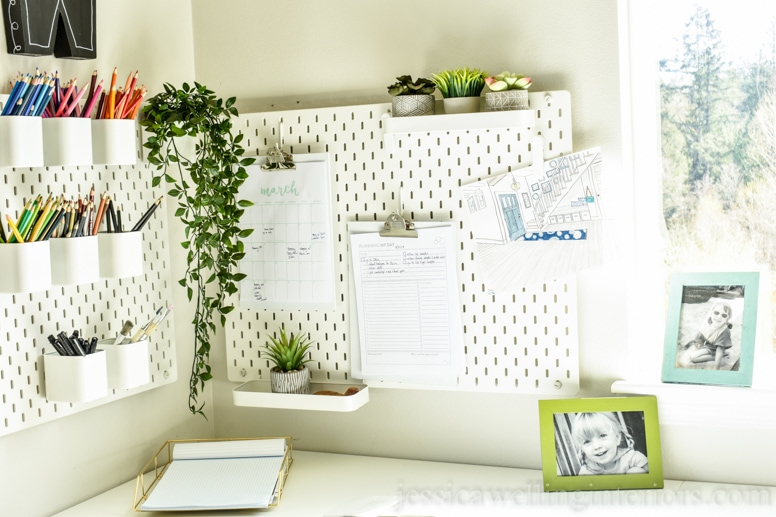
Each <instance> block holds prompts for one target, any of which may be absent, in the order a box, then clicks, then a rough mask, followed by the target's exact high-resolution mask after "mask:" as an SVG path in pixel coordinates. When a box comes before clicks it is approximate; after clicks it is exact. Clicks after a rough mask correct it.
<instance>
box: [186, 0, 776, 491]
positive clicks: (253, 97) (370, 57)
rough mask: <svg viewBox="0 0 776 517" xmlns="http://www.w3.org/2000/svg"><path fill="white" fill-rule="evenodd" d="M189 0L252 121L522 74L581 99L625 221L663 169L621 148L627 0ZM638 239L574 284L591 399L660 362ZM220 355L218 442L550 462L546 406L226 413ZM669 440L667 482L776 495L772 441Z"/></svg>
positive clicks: (677, 428)
mask: <svg viewBox="0 0 776 517" xmlns="http://www.w3.org/2000/svg"><path fill="white" fill-rule="evenodd" d="M192 3H193V15H194V34H195V42H194V44H195V58H196V68H197V79H198V80H199V81H200V82H201V83H203V84H207V85H208V86H210V87H211V88H213V89H215V90H216V91H217V92H219V94H220V95H222V96H224V97H229V96H237V98H238V107H239V108H240V110H241V111H242V112H246V113H247V112H256V111H263V110H273V109H297V108H299V109H302V108H312V107H318V106H336V105H349V104H360V103H371V102H389V100H390V98H389V97H388V96H387V93H386V87H387V86H388V85H389V84H391V83H392V82H393V80H394V78H395V77H396V76H398V75H402V74H411V75H413V76H414V77H417V76H424V77H429V76H430V74H431V73H433V72H437V71H439V70H442V69H445V68H451V67H457V66H470V67H478V68H481V69H484V70H486V71H490V72H492V73H497V72H499V71H501V70H505V69H506V70H511V71H515V72H519V73H526V74H529V75H531V76H532V77H533V78H534V85H533V86H532V89H533V90H534V91H543V90H556V89H558V90H568V91H570V92H571V96H572V111H573V113H572V118H573V128H574V131H573V140H574V147H575V149H583V148H586V147H591V146H595V145H599V146H601V148H602V151H603V156H604V162H605V165H606V167H607V177H606V181H607V182H609V183H608V184H607V187H609V186H611V191H610V192H611V193H612V194H613V195H614V197H615V198H616V200H617V201H618V202H619V205H618V206H617V207H616V208H617V210H616V211H615V213H617V214H619V215H621V216H622V219H623V221H624V223H625V226H626V227H630V224H631V223H632V216H633V206H634V202H635V201H638V202H639V203H644V202H645V199H647V198H645V197H644V196H640V197H636V196H635V194H634V192H633V186H632V184H633V183H632V177H631V174H636V175H643V174H655V173H656V170H657V169H655V168H645V167H644V165H643V164H640V163H635V164H633V163H632V162H631V158H630V153H629V152H627V151H628V149H626V148H624V147H623V138H626V140H627V137H628V136H629V134H626V133H624V132H623V127H627V128H628V129H627V130H628V131H630V127H628V126H627V125H625V126H624V125H623V122H622V121H621V119H622V113H621V104H620V95H621V92H622V91H623V88H624V87H623V86H622V84H624V83H622V82H621V71H623V70H626V68H622V69H621V65H620V46H619V39H618V38H619V34H618V28H619V27H618V16H619V14H620V11H618V7H619V6H620V5H625V4H627V2H626V1H623V2H622V3H621V2H618V1H617V0H586V1H585V2H579V1H574V0H519V1H516V0H483V1H481V2H478V3H471V2H463V1H460V0H424V1H421V2H419V1H413V0H395V1H393V2H390V3H385V2H364V1H362V0H318V1H315V2H312V1H308V2H305V1H287V2H270V1H255V0H228V1H220V2H209V1H207V0H192ZM219 28H220V30H219ZM639 99H640V98H637V101H638V102H642V101H641V100H639ZM623 109H625V108H623ZM638 145H642V146H644V145H654V142H642V141H639V143H638ZM624 155H627V156H628V157H629V158H628V160H627V163H626V160H624V159H623V156H624ZM632 165H633V167H634V170H635V171H636V172H635V173H634V172H632V171H631V169H630V167H631V166H632ZM653 199H654V200H655V202H657V201H658V200H657V198H653ZM628 235H629V234H628V233H625V232H624V233H623V234H622V240H621V242H620V246H619V250H618V251H620V252H623V253H624V256H625V257H626V258H627V259H628V260H625V261H624V263H625V264H626V265H627V266H626V267H617V266H608V267H606V268H602V269H599V270H596V271H590V272H587V273H585V274H582V275H580V277H579V300H580V303H579V321H580V323H579V325H580V329H579V334H580V345H579V346H580V373H581V382H582V392H581V393H580V395H582V396H606V395H610V394H611V393H610V385H611V382H612V381H613V380H616V379H621V378H625V377H626V376H627V374H628V373H629V371H631V370H639V369H640V368H643V366H644V364H645V362H644V361H643V360H642V359H644V358H646V356H647V355H649V356H650V357H657V358H659V357H660V356H661V350H662V347H663V343H662V335H661V332H662V331H661V330H659V329H658V330H657V331H655V332H653V333H652V334H650V335H651V336H657V338H656V339H654V340H651V341H650V340H649V339H647V338H639V339H634V340H633V341H634V342H636V343H638V347H642V348H638V349H637V350H636V351H635V353H634V354H633V356H632V358H633V359H632V358H631V356H630V355H629V353H628V343H629V338H628V335H627V334H628V333H627V320H628V317H629V315H628V314H626V303H625V301H626V295H627V290H628V287H629V285H634V282H635V283H636V284H635V285H639V283H638V282H643V281H644V279H645V278H646V276H645V275H644V271H643V270H642V271H639V270H636V269H635V268H631V267H630V265H631V264H633V262H631V260H632V259H633V256H632V255H628V254H629V253H632V252H631V250H632V249H633V242H632V241H630V240H629V239H630V237H628ZM654 273H655V274H652V275H649V277H650V278H658V283H660V278H661V276H660V274H661V272H660V271H655V272H654ZM640 285H644V284H643V283H642V284H640ZM636 300H638V299H636ZM638 303H639V302H638V301H635V302H633V312H632V314H638V312H639V307H638ZM656 320H657V323H656V325H658V326H659V325H661V322H660V319H659V318H656ZM216 360H217V362H216V369H217V373H216V379H215V394H214V397H215V405H216V407H217V413H216V434H217V435H218V436H251V435H262V434H266V435H290V436H293V437H294V438H296V439H297V442H296V445H295V447H297V448H300V449H306V450H325V451H340V452H346V453H354V454H374V455H382V456H393V457H407V458H430V459H435V460H442V461H462V462H471V463H484V464H491V465H510V466H516V467H529V468H539V467H540V465H541V458H540V452H539V429H538V424H537V421H538V419H537V403H536V401H537V397H531V396H518V395H489V394H480V393H449V392H434V391H403V390H377V389H375V390H372V393H371V400H370V402H369V404H367V405H366V406H365V407H363V408H361V409H359V410H358V411H356V412H354V413H352V414H326V413H318V412H304V411H300V412H292V411H283V410H269V409H255V408H242V407H235V406H233V404H232V399H231V390H232V389H233V388H234V386H235V384H233V383H230V382H228V381H227V379H226V374H225V360H226V359H225V354H224V352H223V349H221V348H219V351H218V353H217V355H216ZM650 364H652V363H650ZM658 376H659V374H658ZM723 421H724V419H723ZM725 424H726V425H729V424H730V422H725ZM661 433H662V439H663V460H664V470H665V475H666V477H667V478H669V479H671V478H673V479H691V480H706V481H721V482H734V483H754V484H776V471H774V469H773V468H772V465H773V463H774V462H776V456H775V454H776V453H775V452H772V450H773V448H770V447H763V446H762V443H763V439H764V438H765V437H767V436H769V435H771V436H772V434H773V431H771V430H767V429H766V430H746V429H739V428H735V424H733V427H727V426H717V425H715V420H714V416H713V415H710V417H709V425H708V426H703V428H699V427H697V426H696V427H694V426H688V425H674V424H671V425H661ZM731 433H735V435H736V439H732V438H731ZM712 442H714V443H720V444H723V445H722V446H721V447H719V448H718V449H716V450H715V452H713V453H710V454H705V453H704V446H705V445H704V444H708V443H712ZM763 449H765V451H763Z"/></svg>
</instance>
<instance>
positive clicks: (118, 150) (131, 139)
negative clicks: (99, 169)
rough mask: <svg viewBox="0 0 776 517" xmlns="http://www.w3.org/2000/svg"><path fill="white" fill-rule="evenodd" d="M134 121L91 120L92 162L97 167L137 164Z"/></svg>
mask: <svg viewBox="0 0 776 517" xmlns="http://www.w3.org/2000/svg"><path fill="white" fill-rule="evenodd" d="M135 130H136V124H135V119H97V120H92V161H93V163H94V164H97V165H134V164H135V163H136V162H137V138H136V137H135Z"/></svg>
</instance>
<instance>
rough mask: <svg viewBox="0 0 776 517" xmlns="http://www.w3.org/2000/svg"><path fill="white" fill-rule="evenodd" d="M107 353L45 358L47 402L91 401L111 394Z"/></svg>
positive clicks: (56, 355)
mask: <svg viewBox="0 0 776 517" xmlns="http://www.w3.org/2000/svg"><path fill="white" fill-rule="evenodd" d="M105 355H106V354H105V352H104V351H102V350H97V351H96V352H94V353H93V354H89V355H59V354H57V353H56V352H53V353H50V354H44V355H43V373H44V375H45V377H46V400H48V401H52V402H89V401H90V400H96V399H99V398H102V397H104V396H106V395H107V394H108V364H107V361H106V360H105Z"/></svg>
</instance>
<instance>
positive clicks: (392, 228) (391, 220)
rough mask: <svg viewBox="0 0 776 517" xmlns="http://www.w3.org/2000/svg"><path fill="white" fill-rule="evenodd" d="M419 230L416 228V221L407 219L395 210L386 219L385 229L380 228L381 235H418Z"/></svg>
mask: <svg viewBox="0 0 776 517" xmlns="http://www.w3.org/2000/svg"><path fill="white" fill-rule="evenodd" d="M417 236H418V231H417V230H416V229H415V223H413V222H412V221H411V220H409V219H405V218H403V217H402V216H400V215H399V214H397V213H396V212H393V213H392V214H391V215H389V216H388V219H386V220H385V224H384V225H383V229H382V230H380V237H417Z"/></svg>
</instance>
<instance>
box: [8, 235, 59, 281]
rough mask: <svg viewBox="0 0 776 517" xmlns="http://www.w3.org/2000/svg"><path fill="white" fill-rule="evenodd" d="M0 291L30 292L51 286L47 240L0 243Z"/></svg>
mask: <svg viewBox="0 0 776 517" xmlns="http://www.w3.org/2000/svg"><path fill="white" fill-rule="evenodd" d="M0 265H2V269H3V273H2V274H0V292H1V293H31V292H35V291H45V290H46V289H48V288H50V287H51V255H50V252H49V241H36V242H23V243H18V242H17V243H11V244H7V243H6V244H0Z"/></svg>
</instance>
